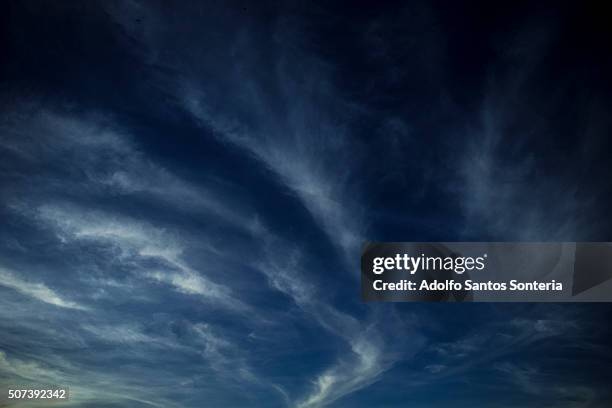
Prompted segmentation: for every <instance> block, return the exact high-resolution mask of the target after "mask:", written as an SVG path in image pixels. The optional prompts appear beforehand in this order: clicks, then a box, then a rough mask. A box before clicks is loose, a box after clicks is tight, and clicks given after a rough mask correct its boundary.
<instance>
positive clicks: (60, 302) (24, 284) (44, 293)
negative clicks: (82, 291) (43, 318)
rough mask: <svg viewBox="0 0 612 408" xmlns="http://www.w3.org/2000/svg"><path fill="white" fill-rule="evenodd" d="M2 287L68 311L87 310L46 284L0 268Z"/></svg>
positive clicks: (0, 283)
mask: <svg viewBox="0 0 612 408" xmlns="http://www.w3.org/2000/svg"><path fill="white" fill-rule="evenodd" d="M0 286H4V287H7V288H10V289H13V290H15V291H17V292H19V293H21V294H22V295H25V296H28V297H31V298H34V299H36V300H39V301H41V302H44V303H48V304H50V305H54V306H58V307H61V308H66V309H76V310H87V307H85V306H83V305H80V304H78V303H76V302H72V301H70V300H67V299H65V298H63V297H62V296H60V295H59V294H58V293H57V292H55V291H54V290H53V289H51V288H49V287H48V286H46V285H45V284H43V283H40V282H31V281H28V280H25V279H22V278H20V277H19V276H18V275H17V274H15V273H14V272H12V271H9V270H7V269H5V268H2V267H0Z"/></svg>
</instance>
